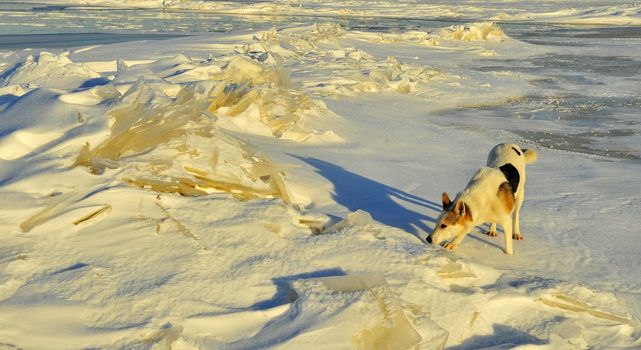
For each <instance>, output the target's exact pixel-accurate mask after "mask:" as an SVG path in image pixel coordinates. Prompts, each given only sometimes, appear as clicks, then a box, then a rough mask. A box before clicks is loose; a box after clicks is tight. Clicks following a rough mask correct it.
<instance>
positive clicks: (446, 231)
mask: <svg viewBox="0 0 641 350" xmlns="http://www.w3.org/2000/svg"><path fill="white" fill-rule="evenodd" d="M443 207H444V209H443V212H442V213H441V215H439V217H438V218H437V220H436V225H435V226H434V230H433V231H432V233H431V234H430V235H429V236H428V238H427V241H428V242H429V243H432V244H439V243H440V242H442V241H444V240H448V239H450V238H452V237H455V236H459V235H462V234H466V233H467V232H469V230H470V225H471V224H472V211H471V210H470V207H469V206H468V205H467V204H466V203H465V202H463V201H462V200H457V201H456V202H455V203H454V204H452V201H451V200H450V199H449V196H447V193H443Z"/></svg>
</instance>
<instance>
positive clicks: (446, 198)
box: [441, 192, 452, 210]
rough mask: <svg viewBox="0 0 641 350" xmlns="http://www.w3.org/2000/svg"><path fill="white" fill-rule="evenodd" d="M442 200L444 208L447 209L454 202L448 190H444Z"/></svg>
mask: <svg viewBox="0 0 641 350" xmlns="http://www.w3.org/2000/svg"><path fill="white" fill-rule="evenodd" d="M441 200H442V201H443V210H447V208H448V207H449V206H450V204H452V201H451V200H450V196H448V195H447V192H443V194H442V195H441Z"/></svg>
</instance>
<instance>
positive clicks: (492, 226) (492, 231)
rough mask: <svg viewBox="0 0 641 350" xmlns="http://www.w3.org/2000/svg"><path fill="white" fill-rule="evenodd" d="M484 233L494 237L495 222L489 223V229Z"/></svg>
mask: <svg viewBox="0 0 641 350" xmlns="http://www.w3.org/2000/svg"><path fill="white" fill-rule="evenodd" d="M485 234H486V235H488V236H490V237H496V222H491V223H490V229H489V230H487V231H485Z"/></svg>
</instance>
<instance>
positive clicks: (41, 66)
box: [0, 51, 100, 89]
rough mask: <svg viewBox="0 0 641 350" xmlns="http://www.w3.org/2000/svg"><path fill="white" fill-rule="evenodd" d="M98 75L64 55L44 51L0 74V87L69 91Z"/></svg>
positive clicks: (28, 57)
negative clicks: (49, 88)
mask: <svg viewBox="0 0 641 350" xmlns="http://www.w3.org/2000/svg"><path fill="white" fill-rule="evenodd" d="M99 78H100V74H98V73H96V72H95V71H94V70H93V69H91V68H89V67H87V66H86V65H84V64H80V63H74V62H72V61H71V60H70V59H69V57H68V55H67V54H66V53H61V54H59V55H55V54H52V53H49V52H46V51H43V52H40V53H39V54H38V55H36V56H33V55H29V56H27V58H26V59H24V60H23V61H22V62H19V63H17V64H15V65H14V66H13V67H11V68H8V69H6V70H5V71H4V72H3V73H2V74H0V86H9V85H25V86H29V87H41V86H45V87H51V88H59V89H69V88H74V87H78V86H81V85H82V84H84V83H86V82H87V81H89V80H91V79H99Z"/></svg>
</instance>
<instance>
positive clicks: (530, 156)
mask: <svg viewBox="0 0 641 350" xmlns="http://www.w3.org/2000/svg"><path fill="white" fill-rule="evenodd" d="M537 157H538V155H537V153H536V151H535V150H529V149H521V147H519V146H518V145H517V144H514V143H501V144H498V145H496V146H494V148H492V150H491V151H490V154H489V155H488V156H487V166H489V167H491V168H497V169H498V168H499V167H501V166H502V165H504V164H507V163H510V164H512V165H514V167H516V168H517V170H519V172H521V170H523V169H525V164H529V163H534V162H535V161H536V159H537Z"/></svg>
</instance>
